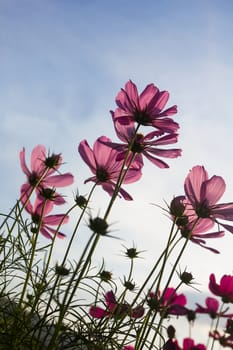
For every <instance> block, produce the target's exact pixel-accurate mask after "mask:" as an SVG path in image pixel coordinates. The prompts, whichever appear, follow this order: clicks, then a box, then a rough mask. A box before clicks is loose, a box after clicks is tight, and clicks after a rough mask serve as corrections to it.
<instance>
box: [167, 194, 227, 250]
mask: <svg viewBox="0 0 233 350" xmlns="http://www.w3.org/2000/svg"><path fill="white" fill-rule="evenodd" d="M169 209H170V214H171V217H172V220H173V221H175V223H176V225H177V226H178V227H179V229H180V233H181V235H182V236H183V237H184V238H188V239H189V240H190V241H191V242H193V243H195V244H198V245H200V246H201V247H203V248H205V249H208V250H210V251H212V252H213V253H219V251H218V250H217V249H215V248H211V247H208V246H206V239H211V238H221V237H223V236H224V232H223V231H217V232H207V231H209V230H210V229H212V228H213V226H214V224H215V223H214V222H213V221H212V220H209V219H208V218H199V217H197V215H196V212H195V211H194V209H193V207H192V205H191V204H190V203H189V202H188V200H187V199H186V198H185V196H177V197H175V198H173V200H172V201H171V204H170V208H169Z"/></svg>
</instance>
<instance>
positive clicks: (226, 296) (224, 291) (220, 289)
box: [209, 273, 233, 303]
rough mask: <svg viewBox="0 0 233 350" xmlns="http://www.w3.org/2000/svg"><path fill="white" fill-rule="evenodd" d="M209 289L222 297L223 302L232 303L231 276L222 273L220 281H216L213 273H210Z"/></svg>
mask: <svg viewBox="0 0 233 350" xmlns="http://www.w3.org/2000/svg"><path fill="white" fill-rule="evenodd" d="M209 290H210V291H211V292H212V293H213V294H214V295H217V296H220V297H221V298H222V301H223V302H224V303H233V276H231V275H223V276H222V278H221V279H220V283H219V284H217V283H216V279H215V275H214V273H212V274H211V275H210V280H209Z"/></svg>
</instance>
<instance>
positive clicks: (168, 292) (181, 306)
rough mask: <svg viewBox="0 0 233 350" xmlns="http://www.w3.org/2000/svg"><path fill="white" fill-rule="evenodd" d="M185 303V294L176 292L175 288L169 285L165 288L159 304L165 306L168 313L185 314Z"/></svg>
mask: <svg viewBox="0 0 233 350" xmlns="http://www.w3.org/2000/svg"><path fill="white" fill-rule="evenodd" d="M186 303H187V299H186V296H185V295H184V294H177V293H176V290H175V288H171V287H168V288H166V289H165V291H164V293H163V295H162V297H161V299H160V305H161V306H162V307H163V308H167V312H168V314H170V315H185V314H186V308H185V305H186Z"/></svg>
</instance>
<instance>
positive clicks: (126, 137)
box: [106, 114, 181, 168]
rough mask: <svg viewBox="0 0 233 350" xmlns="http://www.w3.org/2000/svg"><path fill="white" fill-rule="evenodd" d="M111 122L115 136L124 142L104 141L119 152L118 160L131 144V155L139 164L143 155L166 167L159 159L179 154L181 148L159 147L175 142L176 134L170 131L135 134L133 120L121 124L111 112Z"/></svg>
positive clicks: (174, 156) (140, 164) (157, 164)
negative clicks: (166, 132) (168, 132)
mask: <svg viewBox="0 0 233 350" xmlns="http://www.w3.org/2000/svg"><path fill="white" fill-rule="evenodd" d="M113 122H114V126H115V130H116V133H117V136H118V137H119V139H120V140H121V141H123V142H124V144H120V143H114V142H110V143H106V144H107V145H108V146H110V147H112V148H114V149H116V150H118V151H119V152H120V153H119V155H118V157H117V159H118V160H122V159H124V158H125V156H126V152H127V150H128V149H129V145H131V144H132V142H133V144H132V146H131V151H132V152H131V156H132V155H136V157H135V161H136V162H138V163H139V166H142V165H143V158H142V156H143V155H144V156H145V157H146V158H147V159H148V160H149V161H151V162H152V163H153V164H155V165H156V166H158V167H159V168H168V167H169V166H168V164H167V163H165V162H164V161H163V160H161V159H160V158H161V157H165V158H177V157H179V156H180V155H181V149H177V148H175V149H161V148H160V146H165V145H169V144H172V143H176V142H177V140H178V134H175V133H171V134H167V135H163V136H162V134H163V133H162V132H161V131H153V132H150V133H149V134H147V135H146V136H144V135H142V134H139V133H138V134H135V133H136V129H135V126H134V123H133V122H130V123H129V124H128V125H123V124H121V123H120V122H119V120H118V119H116V118H115V116H114V114H113Z"/></svg>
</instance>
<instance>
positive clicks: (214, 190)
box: [204, 175, 226, 205]
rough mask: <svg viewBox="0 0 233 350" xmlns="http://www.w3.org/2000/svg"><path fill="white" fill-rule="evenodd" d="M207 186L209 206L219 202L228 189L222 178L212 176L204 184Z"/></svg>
mask: <svg viewBox="0 0 233 350" xmlns="http://www.w3.org/2000/svg"><path fill="white" fill-rule="evenodd" d="M204 186H205V194H204V196H205V198H206V199H207V200H208V204H210V205H213V204H215V203H217V202H218V200H219V199H220V198H221V197H222V195H223V193H224V192H225V189H226V184H225V181H224V180H223V178H222V177H221V176H216V175H215V176H212V177H211V178H210V179H209V180H207V181H206V182H205V184H204Z"/></svg>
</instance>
